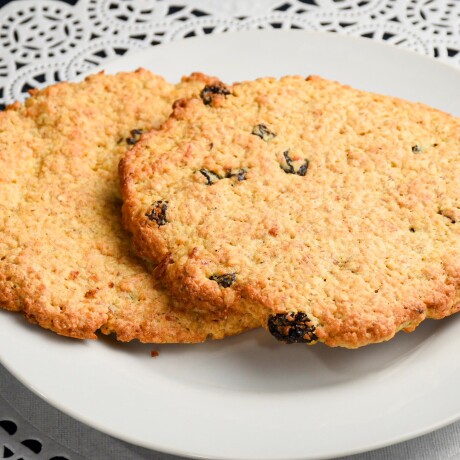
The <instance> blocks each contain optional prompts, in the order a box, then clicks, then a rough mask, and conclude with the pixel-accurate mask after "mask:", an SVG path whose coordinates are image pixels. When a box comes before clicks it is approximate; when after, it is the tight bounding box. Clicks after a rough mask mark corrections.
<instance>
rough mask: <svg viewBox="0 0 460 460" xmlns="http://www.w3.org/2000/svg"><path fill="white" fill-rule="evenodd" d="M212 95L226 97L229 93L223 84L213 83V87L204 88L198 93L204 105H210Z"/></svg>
mask: <svg viewBox="0 0 460 460" xmlns="http://www.w3.org/2000/svg"><path fill="white" fill-rule="evenodd" d="M214 94H221V95H223V96H228V95H229V94H230V91H229V90H228V89H227V88H226V86H225V85H224V84H223V83H215V84H214V85H208V86H205V87H204V88H203V89H202V91H201V93H200V97H201V99H202V100H203V103H204V104H205V105H210V104H211V103H212V99H213V95H214Z"/></svg>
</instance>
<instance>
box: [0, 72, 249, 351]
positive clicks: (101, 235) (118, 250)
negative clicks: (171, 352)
mask: <svg viewBox="0 0 460 460" xmlns="http://www.w3.org/2000/svg"><path fill="white" fill-rule="evenodd" d="M212 81H214V79H212V78H210V77H206V76H204V75H200V74H194V75H192V76H191V77H189V78H185V79H184V80H183V81H182V82H181V83H179V84H178V85H172V84H170V83H168V82H166V81H165V80H164V79H162V78H161V77H159V76H156V75H153V74H152V73H150V72H148V71H146V70H139V71H137V72H132V73H121V74H118V75H116V76H109V75H103V74H98V75H95V76H91V77H89V78H87V79H86V80H85V81H84V82H82V83H78V84H75V83H60V84H57V85H55V86H51V87H49V88H47V89H45V90H42V91H33V92H32V95H31V97H30V98H28V99H27V101H26V102H25V104H24V105H21V104H19V103H16V104H14V105H12V106H10V107H9V108H8V109H7V110H6V111H5V112H2V113H0V306H1V307H2V308H3V309H6V310H11V311H20V312H22V313H23V314H24V315H25V317H26V318H27V319H28V320H29V321H31V322H33V323H38V324H39V325H40V326H42V327H44V328H47V329H51V330H52V331H54V332H57V333H58V334H61V335H65V336H70V337H76V338H95V337H96V331H98V330H101V331H102V332H103V333H106V334H110V333H114V334H116V336H117V338H118V340H123V341H129V340H132V339H138V340H140V341H142V342H156V343H160V342H201V341H204V340H206V339H207V338H222V337H224V336H226V335H233V334H237V333H239V332H242V331H245V330H247V329H250V328H252V327H255V326H256V322H255V320H254V319H252V318H251V317H250V316H249V315H241V314H235V313H232V314H227V313H226V312H224V314H223V315H214V314H208V313H207V312H204V313H199V312H195V311H191V310H190V309H184V306H183V305H176V304H175V303H174V301H173V300H172V298H171V297H170V296H169V295H168V293H167V292H166V291H165V290H164V289H163V288H162V287H161V286H160V285H159V284H158V283H157V282H155V281H154V280H153V277H152V275H151V272H152V271H153V270H154V268H155V267H153V268H152V267H149V266H146V265H145V264H144V263H143V262H142V261H141V260H140V259H138V258H137V257H136V256H135V254H134V252H133V250H132V248H131V243H130V237H129V235H128V234H127V233H126V232H125V231H124V229H123V228H122V225H121V221H120V219H121V216H120V212H121V197H120V192H119V185H118V175H117V167H118V162H119V159H120V158H121V156H122V154H123V153H124V152H125V151H126V149H128V148H131V147H132V146H133V145H134V144H136V142H137V141H138V140H139V138H140V137H141V136H142V133H143V132H144V131H146V130H150V129H152V128H157V127H159V126H160V124H161V123H162V122H163V121H164V120H165V119H166V118H167V117H168V115H169V113H170V111H171V107H172V104H173V102H174V101H175V100H176V99H179V98H181V97H186V96H191V95H193V94H197V95H198V94H199V93H200V91H201V90H202V88H203V87H204V86H205V85H206V84H207V83H211V82H212Z"/></svg>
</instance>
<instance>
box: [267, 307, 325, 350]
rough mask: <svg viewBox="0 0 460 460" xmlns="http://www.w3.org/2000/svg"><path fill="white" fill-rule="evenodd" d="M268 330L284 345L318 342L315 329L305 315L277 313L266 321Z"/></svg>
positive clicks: (299, 313) (300, 313)
mask: <svg viewBox="0 0 460 460" xmlns="http://www.w3.org/2000/svg"><path fill="white" fill-rule="evenodd" d="M268 330H269V331H270V333H271V334H272V335H273V336H274V337H275V338H276V339H278V340H279V341H281V342H284V343H288V344H290V343H311V342H315V341H316V340H318V336H317V335H316V334H315V330H316V327H315V326H314V325H313V323H312V321H311V320H310V318H309V317H308V316H307V314H306V313H302V312H297V313H293V312H291V313H278V314H276V315H272V316H270V318H269V319H268Z"/></svg>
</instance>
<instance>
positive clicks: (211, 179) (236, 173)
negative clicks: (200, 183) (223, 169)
mask: <svg viewBox="0 0 460 460" xmlns="http://www.w3.org/2000/svg"><path fill="white" fill-rule="evenodd" d="M200 173H201V174H203V176H204V177H206V180H207V183H206V185H213V184H215V183H216V182H217V181H219V180H221V179H230V178H232V177H236V178H237V179H238V181H242V180H246V174H247V170H246V169H232V170H230V171H228V172H227V173H226V174H225V176H221V175H220V174H217V173H216V172H214V171H210V170H209V169H200Z"/></svg>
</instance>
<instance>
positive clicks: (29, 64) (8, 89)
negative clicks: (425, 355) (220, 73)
mask: <svg viewBox="0 0 460 460" xmlns="http://www.w3.org/2000/svg"><path fill="white" fill-rule="evenodd" d="M72 3H73V5H72ZM265 28H283V29H286V28H287V29H289V28H296V29H308V30H324V31H331V32H337V33H340V34H346V35H356V36H362V37H368V38H372V39H374V40H385V41H387V42H389V43H392V44H395V45H398V46H403V47H406V48H410V49H412V50H414V51H417V52H420V53H424V54H427V55H430V56H434V57H437V58H439V59H442V60H444V61H447V62H450V63H451V64H453V65H455V66H458V67H460V1H459V0H156V1H152V0H79V1H69V2H68V3H64V2H59V1H55V0H22V1H14V2H11V3H9V4H7V5H6V6H4V7H3V8H1V9H0V49H1V50H2V52H1V55H0V103H2V104H8V103H11V102H13V101H14V100H22V99H23V98H24V96H25V95H26V93H27V90H28V89H30V88H35V87H43V86H47V85H49V84H51V83H54V82H57V81H60V80H65V79H71V78H73V77H75V76H76V75H78V74H80V73H82V72H87V71H89V70H91V68H92V67H95V66H97V65H98V64H100V63H101V62H103V61H105V60H108V59H112V58H113V57H116V56H117V55H123V54H125V53H127V52H129V51H131V50H137V49H141V48H147V47H149V46H154V45H157V44H160V43H164V42H168V41H171V40H179V39H182V38H186V37H192V36H196V35H203V34H209V33H222V32H226V31H229V30H243V29H265Z"/></svg>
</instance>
